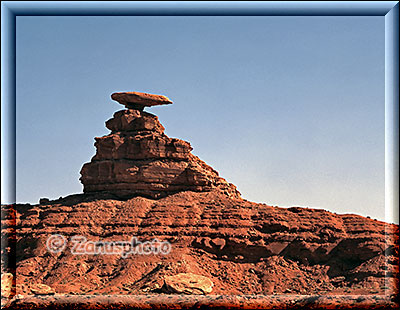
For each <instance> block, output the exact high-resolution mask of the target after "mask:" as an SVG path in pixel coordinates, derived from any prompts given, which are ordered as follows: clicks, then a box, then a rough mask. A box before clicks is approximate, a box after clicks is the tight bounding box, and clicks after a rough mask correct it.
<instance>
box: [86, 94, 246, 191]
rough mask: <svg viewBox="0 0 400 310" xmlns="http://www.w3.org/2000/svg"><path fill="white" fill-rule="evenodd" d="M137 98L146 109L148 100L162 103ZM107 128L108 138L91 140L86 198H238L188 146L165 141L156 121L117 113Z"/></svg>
mask: <svg viewBox="0 0 400 310" xmlns="http://www.w3.org/2000/svg"><path fill="white" fill-rule="evenodd" d="M131 94H133V93H129V95H131ZM134 94H137V93H134ZM114 95H115V94H113V96H114ZM145 95H146V96H145ZM119 96H122V95H119ZM125 96H127V95H126V93H124V94H123V96H122V97H118V99H119V100H121V101H123V100H122V99H121V98H125V99H124V100H133V99H129V98H130V97H127V98H128V99H126V97H125ZM141 96H142V97H144V98H146V100H147V101H144V102H145V103H146V104H147V105H148V106H150V105H151V102H153V101H151V100H154V102H155V103H154V104H161V103H159V102H163V101H162V100H161V99H159V100H155V99H152V98H153V96H155V95H148V94H143V95H141ZM114 97H116V96H114ZM158 97H159V96H158V95H157V96H156V98H158ZM162 97H163V96H162ZM135 98H136V97H135ZM165 98H166V97H165ZM141 100H142V99H141ZM143 100H144V99H143ZM123 102H125V101H123ZM137 102H139V101H137ZM137 102H136V103H137ZM169 102H170V101H169ZM171 103H172V102H171ZM106 127H107V128H108V129H110V130H111V133H110V134H109V135H106V136H104V137H99V138H95V140H96V143H95V146H96V148H97V152H96V155H95V156H94V157H93V158H92V161H91V162H90V163H86V164H85V165H84V166H83V167H82V170H81V175H82V177H81V179H80V180H81V182H82V183H83V185H84V189H83V191H84V192H85V193H99V192H101V193H103V194H104V193H109V194H112V195H114V196H115V197H118V198H125V199H126V198H132V197H135V196H143V197H149V198H160V197H165V196H167V195H169V194H173V193H177V192H181V191H197V192H204V191H210V190H212V189H214V188H218V189H219V190H221V191H222V192H223V193H225V194H226V195H229V196H232V197H240V193H239V191H238V190H237V189H236V187H235V186H234V185H233V184H231V183H228V182H226V181H225V179H223V178H221V177H220V176H219V175H218V172H217V171H216V170H214V169H213V168H211V167H210V166H208V165H207V164H206V163H205V162H203V161H202V160H200V159H199V158H198V157H196V156H194V155H193V154H191V151H192V147H191V145H190V143H189V142H186V141H183V140H180V139H176V138H170V137H168V136H167V135H166V134H165V133H164V127H163V126H162V125H161V124H160V122H159V121H158V118H157V116H155V115H153V114H150V113H147V112H144V111H141V110H140V109H139V110H138V109H134V108H128V109H126V110H122V111H118V112H116V113H115V114H114V117H113V118H111V119H110V120H108V121H107V122H106Z"/></svg>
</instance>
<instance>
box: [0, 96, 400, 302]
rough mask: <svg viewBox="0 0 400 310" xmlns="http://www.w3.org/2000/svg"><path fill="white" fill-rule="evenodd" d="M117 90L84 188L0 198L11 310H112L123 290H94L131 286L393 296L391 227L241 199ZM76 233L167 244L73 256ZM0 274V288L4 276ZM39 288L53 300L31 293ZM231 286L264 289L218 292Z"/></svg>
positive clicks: (336, 298) (143, 290)
mask: <svg viewBox="0 0 400 310" xmlns="http://www.w3.org/2000/svg"><path fill="white" fill-rule="evenodd" d="M122 98H125V99H124V100H125V101H124V103H125V105H126V106H128V107H129V108H128V109H127V110H123V111H119V112H117V113H115V115H114V117H113V118H112V119H111V120H109V121H108V122H107V123H106V125H107V127H108V128H109V129H110V130H111V133H110V134H109V135H107V136H105V137H101V138H97V142H96V147H97V153H96V155H95V156H94V157H93V159H92V161H91V162H90V163H88V164H85V165H84V166H83V168H82V179H81V180H82V182H83V184H84V192H85V193H84V194H79V195H72V196H68V197H65V198H60V199H59V200H55V201H46V200H42V201H41V203H40V204H37V205H29V204H24V205H22V204H17V205H13V206H2V209H3V210H2V211H3V212H2V225H3V230H2V242H3V241H8V242H9V244H8V245H7V247H6V248H5V249H4V250H3V249H2V251H3V254H4V253H6V252H7V255H6V256H4V255H2V258H11V260H10V261H7V260H5V261H2V271H3V272H11V273H14V272H16V277H15V283H14V287H16V294H17V295H18V296H17V298H16V299H14V306H15V305H16V306H15V307H16V308H18V309H28V308H29V307H30V306H29V305H32V304H35V303H36V304H40V303H41V302H44V301H46V302H49V300H50V301H51V300H53V299H54V300H57V299H58V300H59V299H62V298H63V297H64V298H67V299H68V298H70V299H68V300H74V299H73V298H72V297H71V294H72V295H88V296H89V295H90V296H92V297H90V298H91V299H90V298H89V299H90V300H92V301H93V303H95V304H96V303H97V305H98V304H99V302H106V303H108V304H113V305H114V303H115V305H114V306H113V308H115V309H120V308H121V307H122V306H121V300H122V299H112V297H110V298H111V300H100V299H98V298H97V297H94V296H93V295H115V294H119V295H129V296H134V295H141V296H142V297H143V298H142V297H140V296H139V297H132V298H136V299H134V300H133V301H132V299H129V298H128V297H124V298H128V299H127V300H126V302H127V303H131V304H134V305H136V306H138V305H140V307H147V306H148V303H150V302H156V301H155V300H154V299H153V300H152V301H151V297H148V298H149V299H146V298H147V297H146V298H145V297H144V295H146V296H153V295H155V296H161V297H160V298H164V297H162V296H167V295H170V294H189V295H198V294H200V295H207V296H208V295H225V297H224V298H223V299H220V297H215V298H214V299H213V301H210V304H213V305H214V306H215V307H217V306H221V302H222V303H224V302H225V304H224V307H228V306H229V305H230V306H232V307H233V306H234V305H235V304H236V306H237V307H241V306H243V304H246V300H247V303H250V304H251V303H253V304H254V305H257V307H261V308H262V307H267V305H270V307H273V306H274V305H275V306H276V305H277V304H278V305H281V306H282V305H285V303H286V302H289V303H293V298H300V299H297V301H298V304H299V305H300V304H301V305H302V304H303V303H305V304H308V305H310V304H314V305H316V304H317V303H318V305H319V306H321V304H319V301H318V302H317V300H320V299H318V298H319V297H316V298H314V297H313V298H314V299H312V298H311V299H312V300H311V299H309V297H307V298H306V297H299V296H300V295H301V296H305V295H313V296H332V299H331V298H330V297H328V298H327V297H324V298H325V299H324V298H323V299H322V301H321V302H322V303H323V305H326V307H330V306H332V305H334V304H341V303H347V305H350V306H353V307H357V306H360V305H361V304H362V305H363V307H372V308H374V307H375V308H377V307H378V306H379V307H386V308H388V307H394V306H395V305H396V303H397V301H396V300H395V296H396V293H397V289H398V282H397V276H398V254H399V253H398V226H397V225H393V224H388V223H384V222H380V221H377V220H373V219H369V218H365V217H362V216H358V215H354V214H342V215H339V214H334V213H331V212H327V211H324V210H318V209H308V208H299V207H292V208H279V207H274V206H269V205H266V204H258V203H253V202H249V201H246V200H244V199H242V198H241V197H240V194H239V193H238V192H237V190H236V188H235V187H234V186H233V185H232V184H229V183H228V182H226V181H225V180H224V179H222V178H220V177H219V176H218V173H217V172H216V171H215V170H214V169H212V168H211V167H209V166H207V165H206V164H205V163H204V162H202V161H201V160H200V159H198V158H197V157H195V156H194V155H192V154H191V153H190V151H191V147H190V145H189V143H187V142H185V141H182V140H178V139H172V138H169V137H167V136H166V135H165V134H164V133H163V131H164V128H163V127H162V125H161V124H160V123H159V122H158V119H157V117H156V116H154V115H152V114H149V113H147V112H144V111H142V109H141V104H142V103H140V102H141V101H138V102H136V103H134V104H135V105H133V103H132V102H130V101H129V98H131V97H130V96H128V99H126V96H125V97H124V96H123V97H122ZM145 99H146V100H148V97H146V98H145ZM162 100H164V99H163V98H161V99H159V102H162ZM145 103H146V104H147V106H148V104H149V103H148V101H145ZM132 106H134V107H135V109H133V108H132ZM52 235H61V236H63V238H65V244H61V247H62V246H65V248H61V250H60V251H59V248H57V251H53V250H54V248H53V250H50V249H52V248H51V246H52V244H51V243H49V240H50V239H49V238H50V237H51V236H52ZM76 236H83V237H85V238H86V239H87V240H88V241H93V242H99V241H101V242H103V243H104V241H108V242H115V241H127V240H130V239H131V238H132V237H137V240H138V241H139V242H145V241H149V242H150V241H154V239H157V240H158V242H168V244H169V245H170V251H169V252H168V253H151V254H147V253H136V254H134V253H130V254H129V255H122V254H121V253H119V254H115V253H114V254H113V255H110V254H109V255H105V254H104V253H103V254H102V252H97V254H93V253H87V254H80V255H76V254H73V253H72V249H73V246H74V241H73V238H74V237H76ZM58 245H59V244H58ZM136 245H137V244H136ZM49 246H50V247H49ZM56 246H57V244H56ZM94 248H95V249H104V248H105V246H104V245H103V246H102V247H101V246H100V245H98V246H95V247H94ZM85 249H89V248H85ZM92 249H93V248H92ZM4 283H5V286H7V287H10V286H11V284H12V277H10V275H7V276H6V277H4ZM49 294H55V295H54V296H53V297H52V298H53V299H48V298H47V299H46V298H45V299H41V297H40V295H46V297H48V296H49ZM27 295H35V296H33V297H32V296H31V297H29V298H28V297H27ZM236 295H264V297H263V296H258V297H254V298H253V299H251V300H249V299H246V298H245V299H240V298H239V297H238V298H239V299H234V298H233V297H232V298H230V297H229V296H236ZM274 295H276V296H278V297H276V298H275V297H274ZM354 295H361V297H357V298H354ZM268 296H269V297H268ZM285 296H289V297H285ZM290 296H297V297H293V298H292V297H290ZM340 296H350V297H349V298H350V299H347V297H340ZM351 296H353V297H351ZM32 298H33V299H32ZM71 298H72V299H71ZM171 298H172V299H162V300H164V303H165V305H169V306H171V307H172V304H171V302H172V301H176V302H177V303H179V302H180V301H181V299H179V298H178V297H176V296H175V297H171ZM177 298H178V299H177ZM210 298H213V297H212V296H211V297H210ZM243 298H244V297H243ZM266 298H267V299H266ZM268 298H269V299H268ZM291 298H292V299H291ZM24 300H25V303H24ZM54 300H53V302H55V301H54ZM124 300H125V299H124ZM159 300H161V299H159ZM185 300H186V302H189V301H188V300H187V299H185ZM199 300H200V299H199ZM202 300H203V299H202ZM299 300H300V301H299ZM203 301H204V300H203ZM71 302H72V301H71ZM204 302H205V301H204ZM189 303H190V302H189ZM192 304H197V303H196V300H193V299H192ZM329 305H330V306H329ZM236 306H235V307H236ZM332 307H333V306H332ZM332 307H331V308H332ZM93 308H96V306H93ZM150 308H151V307H150ZM178 308H179V307H178ZM87 309H92V308H90V307H88V308H87Z"/></svg>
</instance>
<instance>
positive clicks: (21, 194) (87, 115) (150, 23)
mask: <svg viewBox="0 0 400 310" xmlns="http://www.w3.org/2000/svg"><path fill="white" fill-rule="evenodd" d="M129 90H131V91H143V92H150V93H157V94H164V95H166V96H168V97H169V98H171V99H172V100H173V101H174V104H173V105H171V106H167V107H155V108H152V109H148V111H149V112H151V113H154V114H157V115H158V116H159V118H160V121H161V122H162V124H163V125H164V127H165V128H166V133H167V134H168V135H169V136H171V137H177V138H181V139H183V140H187V141H190V143H191V144H192V146H193V148H194V151H193V153H194V154H195V155H198V156H199V157H200V158H201V159H203V160H204V161H206V162H207V163H208V164H210V165H211V166H213V167H214V168H215V169H217V170H218V171H219V172H220V174H221V175H222V176H223V177H224V178H226V179H227V180H228V181H230V182H232V183H234V184H236V185H237V187H238V189H239V190H240V191H241V193H242V196H243V197H244V198H246V199H249V200H252V201H256V202H265V203H267V204H271V205H279V206H293V205H300V206H309V207H311V208H322V209H326V210H330V211H334V212H337V213H357V214H361V215H365V216H367V215H369V216H371V217H373V218H377V219H381V220H384V214H385V213H384V17H17V201H18V202H30V203H37V202H38V200H39V198H40V197H48V198H51V199H54V198H58V197H59V196H66V195H69V194H73V193H80V192H82V185H81V183H80V182H79V180H78V179H79V177H80V174H79V171H80V169H81V167H82V165H83V163H85V162H88V161H90V159H91V157H92V156H93V155H94V153H95V148H94V146H93V143H94V139H93V138H94V137H95V136H102V135H106V134H108V132H109V131H108V130H107V129H106V128H105V126H104V122H105V121H106V120H108V119H109V118H111V117H112V114H113V113H114V112H115V111H117V110H120V109H121V108H122V106H120V105H119V104H117V103H114V102H113V101H111V99H110V94H111V93H113V92H115V91H129Z"/></svg>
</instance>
